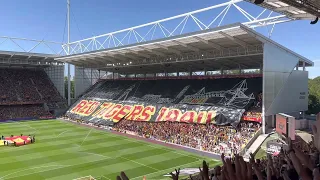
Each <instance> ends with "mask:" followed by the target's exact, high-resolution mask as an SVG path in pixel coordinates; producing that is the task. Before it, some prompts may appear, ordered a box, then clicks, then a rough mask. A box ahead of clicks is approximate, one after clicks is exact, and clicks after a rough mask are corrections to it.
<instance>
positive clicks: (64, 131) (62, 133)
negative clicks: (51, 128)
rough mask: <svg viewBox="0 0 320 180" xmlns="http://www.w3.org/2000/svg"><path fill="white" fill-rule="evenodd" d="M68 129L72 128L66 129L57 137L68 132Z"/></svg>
mask: <svg viewBox="0 0 320 180" xmlns="http://www.w3.org/2000/svg"><path fill="white" fill-rule="evenodd" d="M68 131H70V130H65V131H63V132H61V133H60V134H58V135H57V136H56V137H59V136H60V135H62V134H64V133H66V132H68Z"/></svg>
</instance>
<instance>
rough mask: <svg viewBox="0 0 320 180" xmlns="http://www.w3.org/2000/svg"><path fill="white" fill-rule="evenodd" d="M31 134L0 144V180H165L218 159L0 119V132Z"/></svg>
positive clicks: (57, 124)
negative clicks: (26, 141)
mask: <svg viewBox="0 0 320 180" xmlns="http://www.w3.org/2000/svg"><path fill="white" fill-rule="evenodd" d="M20 134H24V135H28V134H35V135H36V136H35V138H36V143H35V144H30V145H26V146H21V147H7V146H0V179H23V180H31V179H32V180H34V179H37V180H40V179H50V180H72V179H75V178H80V177H84V176H88V175H91V176H93V177H95V178H96V179H112V180H113V179H115V177H116V176H117V175H118V174H119V172H120V171H125V172H126V174H127V175H128V176H129V177H130V179H142V177H143V176H144V175H146V177H147V179H148V180H149V179H168V178H166V177H164V176H163V175H164V174H166V173H168V172H171V171H173V170H174V169H175V168H178V167H180V168H190V167H199V165H201V162H202V160H207V161H208V162H209V163H210V166H211V167H213V166H214V165H215V164H219V163H220V162H218V161H213V160H212V159H207V158H205V157H201V156H198V155H195V154H191V153H188V152H185V151H180V150H175V149H171V148H167V147H164V146H161V145H156V144H150V143H147V142H144V141H139V140H136V139H131V138H127V137H124V136H119V135H115V134H112V133H109V132H105V131H100V130H95V129H92V128H87V127H82V126H78V125H74V124H72V123H68V122H64V121H59V120H46V121H25V122H12V123H0V135H4V136H10V135H20Z"/></svg>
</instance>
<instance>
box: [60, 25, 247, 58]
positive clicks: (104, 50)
mask: <svg viewBox="0 0 320 180" xmlns="http://www.w3.org/2000/svg"><path fill="white" fill-rule="evenodd" d="M240 25H241V23H234V24H229V25H225V26H220V27H216V28H212V29H207V30H202V31H196V32H190V33H186V34H182V35H176V36H171V37H166V38H161V39H156V40H152V41H147V42H142V43H134V44H129V45H125V46H120V47H113V48H109V49H101V50H96V51H90V52H84V53H80V54H71V55H66V56H60V57H57V58H55V59H56V60H62V59H67V58H70V57H77V56H79V57H80V56H82V55H90V54H97V53H101V52H107V51H114V50H122V49H127V48H130V47H135V46H138V47H139V46H143V45H152V44H156V43H162V42H167V41H172V40H179V39H184V38H188V37H192V36H197V35H204V34H210V33H215V32H220V31H224V30H229V29H234V28H240V27H241V26H240Z"/></svg>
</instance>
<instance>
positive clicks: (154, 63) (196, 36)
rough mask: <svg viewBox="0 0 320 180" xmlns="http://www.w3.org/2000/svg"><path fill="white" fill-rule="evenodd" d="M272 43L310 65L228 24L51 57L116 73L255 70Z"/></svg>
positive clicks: (263, 38)
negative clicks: (264, 46) (264, 45)
mask: <svg viewBox="0 0 320 180" xmlns="http://www.w3.org/2000/svg"><path fill="white" fill-rule="evenodd" d="M266 42H268V43H272V44H274V45H275V46H277V47H279V48H281V49H284V50H286V51H287V52H289V53H291V54H293V55H294V56H297V57H298V58H299V59H300V63H299V64H300V66H302V65H303V63H305V65H306V66H313V62H312V61H310V60H309V59H307V58H305V57H302V56H300V55H298V54H297V53H295V52H293V51H291V50H289V49H287V48H285V47H283V46H281V45H279V44H278V43H276V42H274V41H272V40H270V39H269V38H267V37H265V36H263V35H261V34H259V33H257V32H256V31H254V30H252V29H250V28H248V27H246V26H244V25H241V24H239V23H238V24H232V25H227V26H223V27H218V28H214V29H208V30H203V31H198V32H194V33H189V34H184V35H179V36H172V37H169V38H163V39H158V40H154V41H149V42H143V43H136V44H131V45H127V46H122V47H116V48H109V49H104V50H99V51H94V52H88V53H83V54H76V55H69V56H64V57H58V58H55V60H58V61H63V62H67V63H71V64H74V65H76V66H80V67H87V68H94V69H99V70H105V71H109V72H118V73H127V74H129V73H157V72H159V73H161V72H168V73H169V72H177V71H179V72H183V71H190V70H191V71H202V70H204V69H205V70H207V71H215V70H220V69H239V67H241V68H243V69H258V68H261V67H262V62H263V44H264V43H266Z"/></svg>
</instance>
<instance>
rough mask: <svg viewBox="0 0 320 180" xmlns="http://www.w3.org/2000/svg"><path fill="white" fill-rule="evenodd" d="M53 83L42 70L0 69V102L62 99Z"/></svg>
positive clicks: (56, 100)
mask: <svg viewBox="0 0 320 180" xmlns="http://www.w3.org/2000/svg"><path fill="white" fill-rule="evenodd" d="M62 100H63V98H62V97H61V96H60V94H59V92H58V91H57V89H56V88H55V87H54V85H53V83H52V82H51V81H50V79H49V77H48V76H47V74H46V73H45V72H44V71H43V70H37V69H1V71H0V102H1V103H12V102H16V103H17V104H19V103H21V102H32V101H33V102H40V101H41V102H51V101H55V102H58V101H62Z"/></svg>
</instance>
